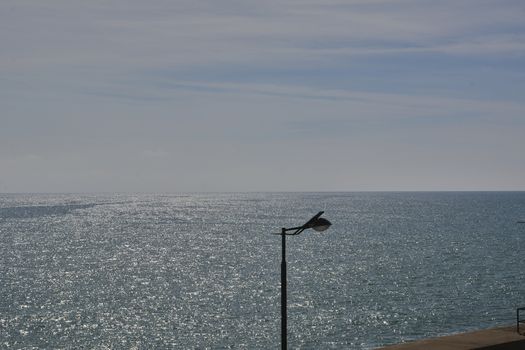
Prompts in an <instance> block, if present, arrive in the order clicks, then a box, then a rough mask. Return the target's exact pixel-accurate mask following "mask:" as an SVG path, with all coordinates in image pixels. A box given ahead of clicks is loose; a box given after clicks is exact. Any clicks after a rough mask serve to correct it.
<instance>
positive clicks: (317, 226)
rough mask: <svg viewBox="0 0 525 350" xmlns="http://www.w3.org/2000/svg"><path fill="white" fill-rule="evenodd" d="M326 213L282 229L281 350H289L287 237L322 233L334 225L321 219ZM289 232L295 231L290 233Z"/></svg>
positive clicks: (321, 212)
mask: <svg viewBox="0 0 525 350" xmlns="http://www.w3.org/2000/svg"><path fill="white" fill-rule="evenodd" d="M323 213H324V211H320V212H319V213H317V214H316V215H314V216H313V217H312V218H311V219H310V220H308V221H307V222H306V223H305V224H304V225H303V226H297V227H291V228H285V227H283V228H282V229H281V250H282V253H281V254H282V255H281V256H282V259H281V350H287V349H288V313H287V291H286V236H296V235H298V234H300V233H301V232H303V231H304V230H306V229H309V228H313V229H314V230H316V231H318V232H321V231H325V230H326V229H328V228H329V227H330V225H332V224H331V223H330V221H328V220H326V219H325V218H321V215H323ZM289 231H294V232H291V233H288V232H289Z"/></svg>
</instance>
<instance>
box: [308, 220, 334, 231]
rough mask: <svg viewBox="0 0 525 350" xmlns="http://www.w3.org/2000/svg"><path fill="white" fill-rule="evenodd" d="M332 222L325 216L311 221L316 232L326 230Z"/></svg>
mask: <svg viewBox="0 0 525 350" xmlns="http://www.w3.org/2000/svg"><path fill="white" fill-rule="evenodd" d="M331 225H332V223H331V222H330V221H328V220H326V219H325V218H318V219H317V220H316V221H315V222H313V223H312V226H311V227H312V228H313V229H314V230H316V231H317V232H323V231H326V230H328V228H329V227H330V226H331Z"/></svg>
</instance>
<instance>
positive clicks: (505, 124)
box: [0, 0, 525, 192]
mask: <svg viewBox="0 0 525 350" xmlns="http://www.w3.org/2000/svg"><path fill="white" fill-rule="evenodd" d="M524 18H525V2H524V1H523V0H517V1H515V0H492V1H489V0H442V1H435V0H432V1H430V0H349V1H341V0H301V1H299V0H279V1H274V0H266V1H238V0H207V1H206V0H205V1H195V0H191V1H179V0H175V1H171V0H170V1H168V0H151V1H138V0H126V1H124V0H112V1H101V0H93V1H82V2H81V1H70V0H68V1H65V0H46V1H41V0H3V1H1V2H0V106H1V110H0V192H106V191H109V192H113V191H119V192H121V191H125V192H180V191H323V190H327V191H338V190H346V191H351V190H525V21H524Z"/></svg>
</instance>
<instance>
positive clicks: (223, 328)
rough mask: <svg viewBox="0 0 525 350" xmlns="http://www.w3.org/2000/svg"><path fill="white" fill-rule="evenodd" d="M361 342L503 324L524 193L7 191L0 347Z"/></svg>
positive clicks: (0, 200)
mask: <svg viewBox="0 0 525 350" xmlns="http://www.w3.org/2000/svg"><path fill="white" fill-rule="evenodd" d="M319 210H324V211H325V215H324V217H326V218H328V219H329V220H330V221H331V222H332V224H333V225H332V227H331V228H330V229H329V230H328V231H326V232H324V233H316V232H314V231H312V230H307V231H305V232H303V233H302V234H301V235H299V236H295V237H288V238H287V260H288V304H289V307H288V327H289V331H288V332H289V336H288V338H289V339H288V341H289V346H290V348H294V349H295V348H297V349H330V348H333V349H371V348H375V347H378V346H381V345H387V344H393V343H398V342H402V341H407V340H412V339H419V338H425V337H430V336H437V335H443V334H450V333H455V332H461V331H466V330H472V329H479V328H486V327H492V326H498V325H507V324H513V323H514V322H515V309H516V308H517V307H519V306H525V283H524V282H525V278H524V276H523V271H524V264H525V262H524V256H525V244H524V239H525V224H518V223H517V221H518V220H523V219H525V192H467V193H458V192H450V193H443V192H441V193H380V192H377V193H236V194H180V195H177V194H166V195H147V194H100V195H83V194H49V195H47V194H34V195H33V194H3V195H0V348H6V349H9V348H16V349H22V348H25V349H51V348H52V349H72V348H84V349H104V348H106V349H152V348H157V349H276V348H278V347H279V344H280V260H281V251H280V249H281V246H280V244H281V242H280V237H279V236H277V235H272V233H278V232H280V228H281V227H291V226H298V225H301V224H303V223H304V222H305V221H306V220H307V219H309V218H310V217H311V216H312V215H314V214H315V213H317V212H318V211H319Z"/></svg>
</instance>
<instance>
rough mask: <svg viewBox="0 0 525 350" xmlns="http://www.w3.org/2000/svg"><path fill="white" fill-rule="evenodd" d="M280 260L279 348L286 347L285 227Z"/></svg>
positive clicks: (284, 349) (282, 232)
mask: <svg viewBox="0 0 525 350" xmlns="http://www.w3.org/2000/svg"><path fill="white" fill-rule="evenodd" d="M281 238H282V244H281V247H282V260H281V349H282V350H286V349H288V339H287V314H286V303H287V301H286V229H285V228H283V229H282V231H281Z"/></svg>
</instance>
